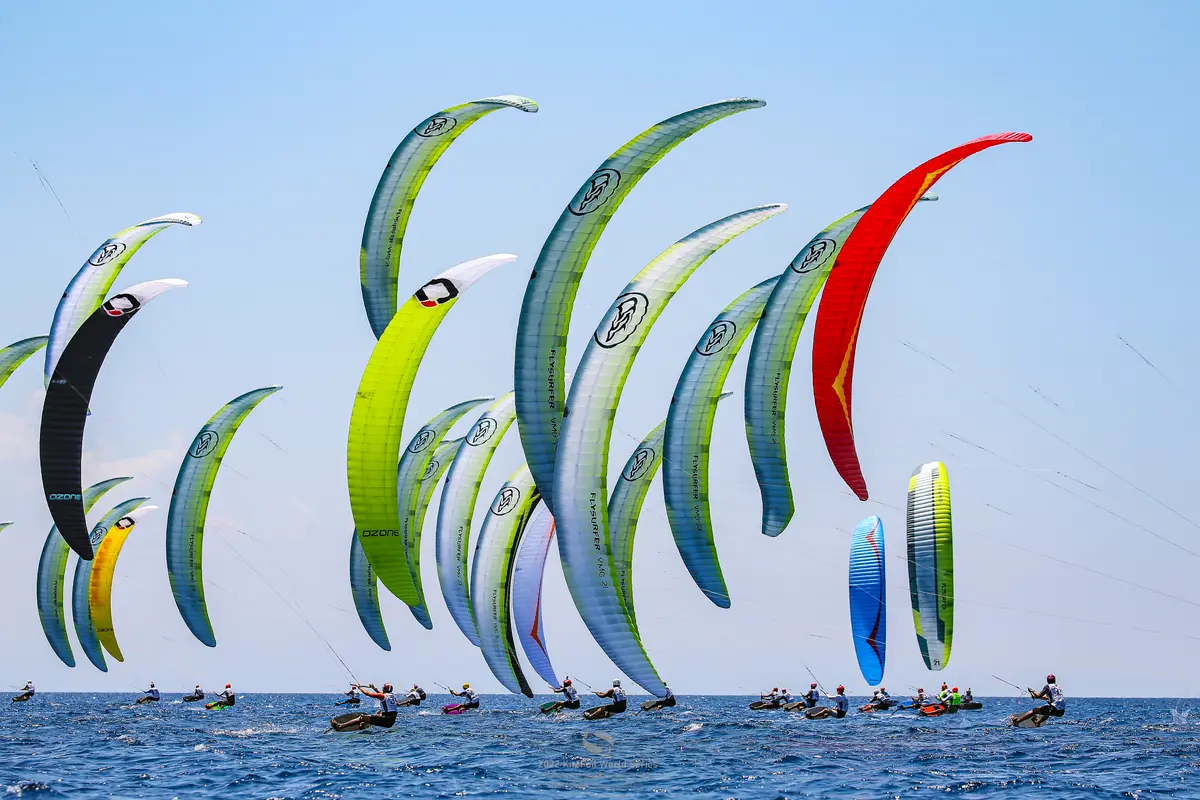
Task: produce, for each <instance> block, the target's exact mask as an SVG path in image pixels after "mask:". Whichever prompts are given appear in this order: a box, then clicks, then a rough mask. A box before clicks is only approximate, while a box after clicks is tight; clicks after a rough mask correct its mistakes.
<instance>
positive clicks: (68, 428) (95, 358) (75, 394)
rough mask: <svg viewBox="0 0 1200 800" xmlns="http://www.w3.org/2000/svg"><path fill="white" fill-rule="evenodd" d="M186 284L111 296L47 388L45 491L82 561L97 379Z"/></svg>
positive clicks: (88, 548) (155, 284) (159, 284)
mask: <svg viewBox="0 0 1200 800" xmlns="http://www.w3.org/2000/svg"><path fill="white" fill-rule="evenodd" d="M184 286H187V282H186V281H181V280H175V279H173V278H168V279H165V280H158V281H149V282H147V283H139V284H137V285H136V286H131V287H129V288H128V289H126V290H125V291H123V292H120V293H119V294H115V295H113V296H112V297H111V298H109V299H108V300H107V301H106V302H105V303H104V304H103V305H101V306H100V307H99V308H97V309H96V311H95V312H94V313H93V314H92V315H91V316H90V317H88V318H87V319H86V320H85V321H84V323H83V324H82V325H81V326H80V327H79V330H78V331H77V332H76V333H75V336H74V337H72V338H71V341H70V342H68V343H67V346H66V349H64V350H63V352H62V356H61V357H60V358H59V359H58V363H57V364H56V365H55V367H54V373H53V375H52V376H51V378H50V385H49V386H48V387H47V388H46V399H45V402H44V404H43V405H42V429H41V442H40V450H41V469H42V488H43V489H44V490H45V493H46V505H47V506H49V508H50V516H51V517H53V518H54V524H55V525H56V526H57V527H58V532H59V533H60V534H62V537H63V538H64V539H66V540H67V544H69V545H70V546H71V549H72V550H74V551H75V552H76V553H78V554H79V557H80V558H82V559H84V560H87V561H90V560H91V558H92V545H91V544H89V543H88V528H87V519H86V518H85V513H84V508H83V478H82V463H81V459H82V458H83V429H84V426H85V425H86V424H87V417H88V408H89V406H90V405H91V401H92V389H93V388H94V387H95V385H96V376H97V375H99V374H100V367H101V365H102V364H103V363H104V357H105V356H106V355H107V354H108V351H109V348H111V347H112V345H113V342H114V341H116V338H117V334H119V333H120V332H121V331H122V330H123V329H124V328H125V325H126V324H127V323H128V322H129V320H131V319H133V317H134V315H136V314H137V313H138V311H140V310H141V308H142V307H143V306H144V305H146V303H149V302H150V301H151V300H153V299H154V298H155V297H158V296H159V295H160V294H162V293H163V292H165V291H168V290H170V289H177V288H182V287H184Z"/></svg>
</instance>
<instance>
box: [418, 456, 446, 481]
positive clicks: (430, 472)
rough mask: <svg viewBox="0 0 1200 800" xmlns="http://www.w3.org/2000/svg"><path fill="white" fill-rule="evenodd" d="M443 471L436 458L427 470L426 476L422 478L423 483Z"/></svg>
mask: <svg viewBox="0 0 1200 800" xmlns="http://www.w3.org/2000/svg"><path fill="white" fill-rule="evenodd" d="M441 471H442V464H441V462H439V461H438V460H437V459H436V458H435V459H433V460H432V461H430V462H429V466H428V467H426V468H425V474H424V475H422V476H421V480H422V481H427V480H429V479H430V478H432V477H434V476H435V475H437V474H438V473H439V472H441Z"/></svg>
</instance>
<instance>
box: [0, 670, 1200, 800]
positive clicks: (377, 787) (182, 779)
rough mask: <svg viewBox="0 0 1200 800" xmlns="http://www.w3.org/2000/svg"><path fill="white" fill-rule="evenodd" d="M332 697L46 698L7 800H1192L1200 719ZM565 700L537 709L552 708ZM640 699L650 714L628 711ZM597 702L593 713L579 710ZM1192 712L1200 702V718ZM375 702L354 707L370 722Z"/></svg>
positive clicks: (1160, 713)
mask: <svg viewBox="0 0 1200 800" xmlns="http://www.w3.org/2000/svg"><path fill="white" fill-rule="evenodd" d="M335 699H337V698H336V697H334V696H332V695H282V694H280V695H270V694H262V695H255V694H250V695H242V696H240V698H239V700H238V704H237V705H236V706H235V707H234V708H231V709H227V710H222V711H205V710H203V709H202V708H200V707H199V705H198V704H194V703H188V704H184V703H180V702H179V701H178V700H172V699H164V701H163V702H162V703H161V704H159V705H157V706H149V705H147V706H136V705H132V704H131V698H130V696H128V695H126V696H121V695H104V694H52V693H46V694H39V695H38V696H37V697H36V698H34V700H33V701H31V702H29V703H12V704H7V703H6V704H5V705H11V707H9V708H4V709H0V711H2V713H0V789H6V790H7V792H8V796H12V797H27V796H28V797H34V798H55V797H70V798H91V797H122V798H124V797H155V798H158V797H162V798H171V797H181V798H197V797H199V798H203V797H212V798H241V797H246V798H321V799H322V800H325V799H329V798H354V800H375V799H376V798H393V797H420V798H453V797H466V798H476V797H504V798H579V797H582V796H583V795H584V794H585V793H586V794H587V796H588V797H591V798H626V797H667V798H675V797H687V798H794V797H933V796H939V797H940V796H945V795H947V794H963V795H971V796H972V797H992V796H996V795H1036V796H1038V797H1138V798H1152V797H1200V773H1198V772H1197V759H1200V713H1198V714H1197V719H1196V720H1193V719H1192V717H1191V716H1190V714H1189V713H1188V705H1189V702H1188V701H1183V700H1103V699H1072V700H1071V701H1070V704H1069V709H1068V712H1069V713H1068V716H1067V717H1066V718H1064V719H1061V720H1052V721H1051V722H1050V723H1048V724H1047V725H1046V726H1044V727H1042V728H1039V729H1034V730H1024V729H1020V730H1019V729H1015V728H1011V727H1009V726H1007V724H1006V723H1007V721H1008V717H1009V715H1010V714H1013V713H1016V712H1019V711H1021V710H1023V709H1027V708H1029V707H1030V702H1029V701H1027V700H1026V701H1017V700H1014V699H1013V698H1011V697H1010V698H990V699H987V700H986V701H985V708H984V710H983V711H976V712H961V713H959V714H956V715H953V716H945V717H939V718H935V719H918V718H917V717H916V716H915V715H914V714H913V713H912V712H899V713H895V714H889V713H883V714H860V713H857V712H851V714H850V715H849V716H847V717H846V718H845V719H843V720H821V721H810V720H807V719H805V718H804V717H803V716H802V715H797V714H792V713H787V712H782V711H774V712H753V711H750V710H748V708H747V704H748V703H749V702H750V700H751V699H754V698H749V697H681V698H680V705H679V706H678V707H676V708H674V709H669V710H665V711H661V712H654V713H639V714H636V715H635V713H634V709H636V708H637V705H636V704H635V703H632V702H631V703H630V709H631V710H630V711H629V712H627V713H626V714H624V715H622V716H621V717H617V718H614V719H611V720H606V721H603V722H585V721H584V720H583V719H582V717H581V716H580V712H570V713H566V714H561V715H557V716H549V717H548V716H542V715H540V714H538V713H537V709H536V707H535V704H534V703H533V702H530V701H528V700H525V699H524V698H516V697H510V696H503V697H501V696H485V697H484V698H483V710H481V711H479V712H472V713H467V714H464V715H461V716H444V715H442V714H441V713H440V712H439V709H440V706H441V705H442V704H443V703H445V702H449V701H450V698H449V697H438V696H435V695H430V697H429V699H428V700H427V701H426V703H425V705H424V706H422V707H421V708H419V709H402V710H401V714H400V718H399V720H398V721H397V723H396V725H395V727H394V728H392V729H391V730H386V731H385V730H382V729H373V730H371V731H369V732H364V733H343V734H337V733H327V732H326V731H327V728H328V720H329V717H330V716H331V715H333V714H334V713H337V712H340V711H343V710H344V709H339V708H336V707H335V706H334V705H333V703H334V700H335ZM549 699H553V698H549V697H546V698H538V702H543V701H545V700H549ZM634 699H635V700H636V699H639V698H634ZM585 705H586V703H585ZM1198 705H1200V704H1198ZM373 707H374V704H370V705H368V704H367V703H364V704H363V706H361V708H362V709H373Z"/></svg>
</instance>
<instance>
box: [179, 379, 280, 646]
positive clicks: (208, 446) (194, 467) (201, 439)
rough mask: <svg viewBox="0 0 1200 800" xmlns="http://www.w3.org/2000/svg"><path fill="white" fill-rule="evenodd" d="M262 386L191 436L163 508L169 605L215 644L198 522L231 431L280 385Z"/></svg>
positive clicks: (194, 630)
mask: <svg viewBox="0 0 1200 800" xmlns="http://www.w3.org/2000/svg"><path fill="white" fill-rule="evenodd" d="M282 388H283V387H282V386H264V387H263V388H261V389H254V390H253V391H249V392H246V393H245V394H243V395H241V396H240V397H236V398H234V399H233V400H231V401H229V402H228V403H227V404H226V405H224V406H223V407H222V408H221V409H220V410H219V411H217V413H216V414H213V415H212V417H211V418H210V419H209V420H208V422H206V423H204V427H203V428H201V429H200V431H199V432H198V433H197V434H196V438H194V439H192V445H191V447H189V448H188V452H187V455H186V456H184V457H183V463H182V464H181V465H180V466H179V474H178V475H176V477H175V488H174V489H173V490H172V491H171V509H170V511H169V512H168V513H167V536H166V542H167V576H168V577H169V578H170V580H171V594H173V595H174V596H175V605H176V607H178V608H179V614H180V616H182V617H183V621H184V623H186V624H187V626H188V630H190V631H191V632H192V635H193V636H195V637H196V638H197V639H199V640H200V641H201V642H203V643H204V644H206V645H208V646H209V647H216V646H217V637H216V635H215V634H214V633H213V629H212V622H211V621H209V618H208V606H207V605H205V602H204V523H205V520H206V519H207V517H208V501H209V498H210V497H211V496H212V488H213V484H214V483H215V482H216V480H217V471H218V470H220V468H221V461H222V460H223V459H224V458H225V451H226V450H228V449H229V443H230V442H231V441H233V435H234V434H235V433H237V431H238V428H239V427H241V424H242V423H243V422H244V421H245V420H246V417H247V416H249V414H250V412H251V411H253V410H254V409H255V407H256V406H258V404H259V403H261V402H262V401H263V400H264V399H266V398H267V397H270V396H271V395H273V394H275V393H276V392H278V391H279V390H280V389H282Z"/></svg>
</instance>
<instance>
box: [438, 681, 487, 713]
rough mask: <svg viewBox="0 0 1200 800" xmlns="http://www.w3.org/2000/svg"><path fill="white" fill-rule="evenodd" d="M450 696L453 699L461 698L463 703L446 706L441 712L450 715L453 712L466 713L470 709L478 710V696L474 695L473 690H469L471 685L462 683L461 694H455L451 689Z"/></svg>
mask: <svg viewBox="0 0 1200 800" xmlns="http://www.w3.org/2000/svg"><path fill="white" fill-rule="evenodd" d="M450 694H452V695H454V696H455V697H461V698H463V701H462V702H461V703H457V704H455V705H452V706H446V707H445V708H443V709H442V711H447V710H449V711H450V712H451V713H453V712H455V711H468V710H470V709H472V708H479V695H478V694H476V692H475V690H474V689H472V688H471V684H469V683H464V684H463V685H462V691H461V692H456V691H454V690H453V689H451V690H450Z"/></svg>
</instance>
